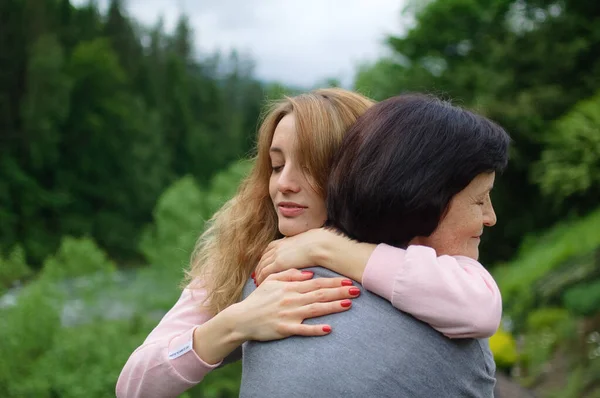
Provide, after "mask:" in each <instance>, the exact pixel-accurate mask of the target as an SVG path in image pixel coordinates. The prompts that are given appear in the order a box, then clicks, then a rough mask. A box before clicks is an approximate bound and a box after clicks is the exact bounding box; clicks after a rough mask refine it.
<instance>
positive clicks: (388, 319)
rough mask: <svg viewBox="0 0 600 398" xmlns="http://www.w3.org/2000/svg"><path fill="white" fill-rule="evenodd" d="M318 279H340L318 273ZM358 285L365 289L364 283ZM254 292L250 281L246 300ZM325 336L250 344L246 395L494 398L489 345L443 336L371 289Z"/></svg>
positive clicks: (333, 319) (331, 320) (329, 319)
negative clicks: (324, 277)
mask: <svg viewBox="0 0 600 398" xmlns="http://www.w3.org/2000/svg"><path fill="white" fill-rule="evenodd" d="M311 270H312V271H314V272H315V277H319V276H326V277H331V276H339V275H338V274H336V273H333V272H331V271H329V270H326V269H323V268H311ZM357 285H358V284H357ZM254 289H255V286H254V284H253V283H252V281H248V283H247V284H246V286H245V287H244V292H243V297H244V298H246V297H247V296H248V295H249V294H250V293H252V291H254ZM361 291H362V293H361V295H360V297H359V298H356V299H354V300H353V304H352V308H351V309H350V311H348V312H344V313H341V314H333V315H328V316H325V317H321V318H318V319H310V320H307V321H306V323H309V324H322V323H328V324H330V325H331V327H332V329H333V331H332V332H331V334H329V335H327V336H323V337H300V336H294V337H290V338H287V339H283V340H277V341H270V342H256V341H250V342H247V343H245V344H244V345H243V373H242V384H241V390H240V397H244V398H247V397H286V398H288V397H289V398H295V397H314V398H320V397H344V398H351V397H423V398H438V397H444V398H445V397H477V398H484V397H485V398H487V397H493V396H494V393H493V390H494V384H495V378H494V374H495V363H494V359H493V356H492V353H491V352H490V349H489V344H488V341H487V340H485V339H484V340H477V339H457V340H451V339H448V338H446V337H444V336H443V335H442V334H441V333H439V332H437V331H436V330H434V329H433V328H431V327H430V326H429V325H427V324H425V323H423V322H421V321H419V320H417V319H415V318H413V317H412V316H411V315H408V314H406V313H404V312H401V311H399V310H397V309H395V308H394V307H393V306H392V305H391V304H390V303H389V302H387V301H386V300H384V299H382V298H381V297H379V296H377V295H374V294H372V293H370V292H368V291H366V290H365V289H364V288H363V289H361Z"/></svg>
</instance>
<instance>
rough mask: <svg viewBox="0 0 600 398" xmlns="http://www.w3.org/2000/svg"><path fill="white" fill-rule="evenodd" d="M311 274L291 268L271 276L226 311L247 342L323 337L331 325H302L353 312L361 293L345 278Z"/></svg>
mask: <svg viewBox="0 0 600 398" xmlns="http://www.w3.org/2000/svg"><path fill="white" fill-rule="evenodd" d="M312 277H313V273H312V272H310V271H299V270H297V269H290V270H287V271H284V272H279V273H275V274H272V275H270V276H269V277H268V278H266V279H265V281H264V282H263V283H260V285H259V286H258V288H257V289H256V290H255V291H254V292H252V294H250V295H249V296H248V297H247V298H246V299H245V300H243V301H241V302H239V303H237V304H234V305H232V306H231V307H229V308H227V309H226V310H225V311H227V312H229V313H230V314H231V315H232V316H233V317H235V319H237V322H236V323H237V325H238V328H239V333H241V335H242V336H243V339H244V340H260V341H268V340H278V339H282V338H285V337H288V336H292V335H299V336H323V335H326V334H328V333H330V332H331V326H330V325H326V324H323V325H306V324H303V323H302V322H303V321H304V320H305V319H308V318H316V317H320V316H324V315H328V314H334V313H337V312H343V311H347V310H348V309H350V307H351V305H352V301H351V300H350V299H352V298H356V297H357V296H358V295H359V294H360V289H359V288H357V287H353V284H352V281H350V280H348V279H345V278H315V279H312Z"/></svg>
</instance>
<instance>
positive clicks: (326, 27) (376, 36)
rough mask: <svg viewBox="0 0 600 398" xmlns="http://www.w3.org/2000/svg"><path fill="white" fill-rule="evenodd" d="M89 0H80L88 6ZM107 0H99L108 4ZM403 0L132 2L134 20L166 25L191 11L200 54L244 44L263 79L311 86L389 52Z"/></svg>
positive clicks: (348, 74)
mask: <svg viewBox="0 0 600 398" xmlns="http://www.w3.org/2000/svg"><path fill="white" fill-rule="evenodd" d="M83 2H84V0H79V1H74V3H76V4H77V3H83ZM107 2H108V1H107V0H100V2H99V3H100V5H101V7H102V8H104V7H105V5H106V3H107ZM404 2H405V1H404V0H128V1H126V4H127V8H128V11H129V13H130V15H131V16H133V17H134V18H136V19H138V20H140V21H142V22H144V23H147V24H150V25H151V24H154V23H155V22H156V21H157V19H158V17H159V16H160V15H162V16H163V17H164V19H165V22H166V26H167V29H170V28H172V26H173V25H174V23H175V21H176V20H177V17H178V15H179V14H180V13H181V12H184V13H186V14H187V15H188V16H189V18H190V23H191V25H192V27H193V29H194V31H195V45H196V47H197V49H198V50H199V51H200V52H210V51H212V50H216V49H220V50H223V51H226V52H227V51H228V50H230V49H233V48H235V49H238V50H241V51H244V52H246V53H249V54H251V55H252V57H253V59H254V61H255V62H256V75H257V77H259V78H261V79H265V80H278V81H281V82H283V83H286V84H294V85H301V86H313V85H314V84H316V83H318V82H321V81H323V80H324V79H326V78H329V77H334V78H339V79H341V80H342V82H343V84H344V85H348V84H350V83H351V82H352V78H353V74H354V71H355V70H356V67H357V65H358V64H359V63H361V62H362V61H365V60H373V59H377V58H378V57H379V56H380V55H382V54H384V53H385V51H386V48H385V46H383V45H382V41H383V39H384V38H385V37H386V36H388V35H389V34H400V33H402V32H403V25H404V24H403V23H402V20H401V10H402V8H403V7H404Z"/></svg>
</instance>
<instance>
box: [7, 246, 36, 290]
mask: <svg viewBox="0 0 600 398" xmlns="http://www.w3.org/2000/svg"><path fill="white" fill-rule="evenodd" d="M31 273H32V271H31V269H30V268H29V266H28V265H27V262H26V260H25V250H23V248H22V247H21V246H19V245H16V246H15V247H13V249H12V250H11V251H10V253H8V255H7V256H6V257H2V255H0V293H1V292H2V291H3V290H4V289H6V288H8V287H10V286H11V284H12V283H14V282H15V281H18V280H22V279H24V278H27V277H29V276H31Z"/></svg>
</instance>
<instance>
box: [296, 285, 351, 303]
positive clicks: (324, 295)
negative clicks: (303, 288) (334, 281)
mask: <svg viewBox="0 0 600 398" xmlns="http://www.w3.org/2000/svg"><path fill="white" fill-rule="evenodd" d="M359 295H360V289H359V288H357V287H347V286H342V287H332V288H324V289H318V290H314V291H312V292H308V293H305V294H303V295H301V298H300V303H301V304H302V305H307V304H312V303H327V302H332V301H338V300H343V299H352V298H356V297H358V296H359Z"/></svg>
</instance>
